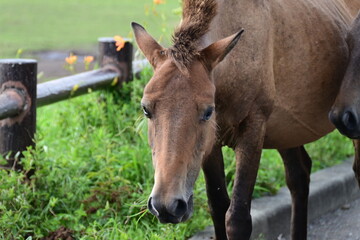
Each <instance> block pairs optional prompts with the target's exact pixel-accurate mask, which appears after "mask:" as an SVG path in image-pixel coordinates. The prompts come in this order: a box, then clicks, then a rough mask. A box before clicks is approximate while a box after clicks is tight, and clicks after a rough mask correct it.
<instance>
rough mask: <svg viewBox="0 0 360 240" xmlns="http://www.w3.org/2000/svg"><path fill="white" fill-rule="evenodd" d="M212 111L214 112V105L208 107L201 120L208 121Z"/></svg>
mask: <svg viewBox="0 0 360 240" xmlns="http://www.w3.org/2000/svg"><path fill="white" fill-rule="evenodd" d="M213 112H214V107H208V108H207V109H206V111H205V113H204V115H203V117H202V119H201V120H203V121H208V120H209V119H210V118H211V115H212V113H213Z"/></svg>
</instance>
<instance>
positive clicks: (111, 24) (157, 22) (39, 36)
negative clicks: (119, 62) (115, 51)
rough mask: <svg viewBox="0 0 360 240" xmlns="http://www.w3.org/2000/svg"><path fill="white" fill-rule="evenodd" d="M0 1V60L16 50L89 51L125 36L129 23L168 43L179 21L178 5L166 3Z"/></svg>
mask: <svg viewBox="0 0 360 240" xmlns="http://www.w3.org/2000/svg"><path fill="white" fill-rule="evenodd" d="M152 2H153V1H152V0H141V1H139V0H136V1H134V0H102V1H99V0H58V1H46V0H31V1H28V0H0V32H1V35H0V58H5V57H14V56H15V54H16V51H17V50H18V49H20V48H22V49H25V50H26V51H27V52H31V51H35V50H67V51H71V50H79V49H80V50H93V49H95V48H96V44H97V39H98V38H99V37H112V36H114V35H121V36H124V37H129V36H131V27H130V23H131V22H132V21H136V22H138V23H140V24H143V25H144V26H146V28H147V29H148V31H149V32H151V33H152V34H153V35H154V36H157V38H160V37H161V36H163V38H165V39H164V41H169V39H170V33H171V32H170V31H171V29H173V27H174V26H176V25H177V23H178V21H179V19H180V17H179V15H176V14H174V13H173V12H172V11H173V10H174V9H176V8H178V7H179V6H180V4H179V2H178V1H174V0H168V1H167V3H166V4H163V5H157V6H155V5H153V3H152Z"/></svg>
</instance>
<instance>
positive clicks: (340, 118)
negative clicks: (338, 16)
mask: <svg viewBox="0 0 360 240" xmlns="http://www.w3.org/2000/svg"><path fill="white" fill-rule="evenodd" d="M347 42H348V45H349V50H350V58H349V63H348V66H347V69H346V72H345V76H344V79H343V81H342V84H341V88H340V91H339V94H338V96H337V98H336V101H335V103H334V105H333V107H332V109H331V112H330V114H329V117H330V120H331V121H332V122H333V123H334V125H335V126H336V127H337V128H338V129H339V131H340V132H341V133H342V134H344V135H345V136H347V137H349V138H352V139H359V138H360V82H359V80H360V14H359V15H358V16H357V17H356V19H355V20H354V22H353V24H352V27H351V29H350V31H349V33H348V35H347ZM354 145H355V151H356V154H355V160H354V165H353V169H354V172H355V175H356V178H357V180H358V183H359V184H360V158H359V155H360V140H354Z"/></svg>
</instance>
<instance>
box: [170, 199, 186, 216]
mask: <svg viewBox="0 0 360 240" xmlns="http://www.w3.org/2000/svg"><path fill="white" fill-rule="evenodd" d="M187 208H188V205H187V203H186V202H185V201H184V200H182V199H177V200H175V201H174V202H173V203H172V205H171V206H170V208H169V212H170V213H171V214H172V215H173V216H175V217H182V216H184V215H185V213H186V212H187Z"/></svg>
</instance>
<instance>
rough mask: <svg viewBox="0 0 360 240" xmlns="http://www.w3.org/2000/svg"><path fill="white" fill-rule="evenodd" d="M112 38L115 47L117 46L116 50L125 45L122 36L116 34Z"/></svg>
mask: <svg viewBox="0 0 360 240" xmlns="http://www.w3.org/2000/svg"><path fill="white" fill-rule="evenodd" d="M114 40H115V45H116V47H117V48H116V51H120V50H121V49H123V48H124V46H125V40H124V39H123V38H122V37H120V36H118V35H116V36H115V37H114Z"/></svg>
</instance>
